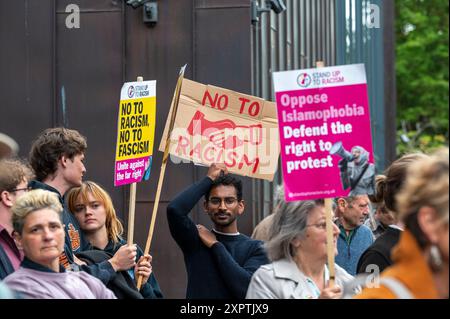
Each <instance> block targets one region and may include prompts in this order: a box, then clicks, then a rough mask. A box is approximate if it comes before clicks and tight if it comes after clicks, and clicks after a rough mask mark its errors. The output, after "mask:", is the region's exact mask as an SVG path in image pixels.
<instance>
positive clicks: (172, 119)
mask: <svg viewBox="0 0 450 319" xmlns="http://www.w3.org/2000/svg"><path fill="white" fill-rule="evenodd" d="M185 69H186V65H185V66H183V67H182V68H181V70H180V75H179V76H178V81H177V86H176V88H175V94H174V97H173V110H172V116H171V117H170V124H169V131H168V133H167V139H166V147H165V149H164V155H163V160H162V164H161V171H160V173H159V180H158V188H157V189H156V196H155V205H154V206H153V212H152V220H151V222H150V230H149V233H148V237H147V243H146V244H145V250H144V255H146V254H148V253H149V251H150V245H151V243H152V238H153V230H154V228H155V222H156V214H157V212H158V206H159V199H160V196H161V189H162V185H163V181H164V173H165V172H166V166H167V160H168V159H169V149H170V136H171V135H172V130H173V126H174V125H175V117H176V115H177V109H178V102H179V101H180V93H181V85H182V83H183V78H184V71H185ZM141 286H142V276H139V277H138V282H137V288H138V290H140V289H141Z"/></svg>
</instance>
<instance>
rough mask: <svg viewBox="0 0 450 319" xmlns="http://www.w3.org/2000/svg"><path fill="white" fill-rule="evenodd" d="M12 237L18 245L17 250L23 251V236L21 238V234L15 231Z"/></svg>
mask: <svg viewBox="0 0 450 319" xmlns="http://www.w3.org/2000/svg"><path fill="white" fill-rule="evenodd" d="M12 236H13V238H14V242H15V243H16V246H17V248H19V249H20V250H22V249H23V245H22V236H20V234H19V233H18V232H16V231H15V230H14V231H13V233H12Z"/></svg>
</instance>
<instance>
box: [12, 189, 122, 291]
mask: <svg viewBox="0 0 450 319" xmlns="http://www.w3.org/2000/svg"><path fill="white" fill-rule="evenodd" d="M12 211H13V217H12V220H13V228H14V237H15V240H16V242H17V243H18V245H19V247H20V248H22V249H23V252H24V255H25V257H24V260H23V261H22V263H21V266H20V268H19V269H18V270H17V271H16V272H14V273H12V274H11V275H9V276H8V277H6V279H5V280H4V282H5V283H6V284H7V285H8V287H10V288H11V289H13V290H14V291H16V292H18V293H19V294H20V295H21V296H23V297H24V298H31V299H47V298H48V299H115V298H116V297H115V296H114V294H113V292H112V291H110V290H109V289H108V288H106V287H105V286H104V285H103V283H102V282H101V281H100V280H98V279H97V278H95V277H93V276H91V275H89V274H88V273H86V272H84V271H80V272H71V271H65V269H64V267H62V266H60V264H59V256H60V255H61V253H62V251H63V250H64V236H65V234H64V226H63V224H62V221H61V213H62V211H63V208H62V206H61V204H60V202H59V199H58V196H57V195H56V194H54V193H52V192H49V191H45V190H41V189H38V190H33V191H31V192H28V193H26V194H24V195H22V197H20V198H19V199H18V200H17V201H16V203H15V204H14V206H13V207H12Z"/></svg>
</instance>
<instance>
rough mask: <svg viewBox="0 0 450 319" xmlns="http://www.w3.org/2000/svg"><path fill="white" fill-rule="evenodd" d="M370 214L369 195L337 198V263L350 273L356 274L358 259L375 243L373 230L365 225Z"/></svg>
mask: <svg viewBox="0 0 450 319" xmlns="http://www.w3.org/2000/svg"><path fill="white" fill-rule="evenodd" d="M368 214H369V197H368V196H367V195H357V196H352V197H340V198H337V199H336V212H335V215H336V217H338V222H337V225H338V226H339V229H340V230H341V233H340V234H339V237H338V242H337V248H338V255H337V256H336V263H337V264H338V265H339V266H341V267H342V268H344V269H345V270H346V271H347V272H348V273H349V274H350V275H353V276H354V275H356V268H357V265H358V260H359V258H360V257H361V255H362V254H363V252H364V251H365V250H366V249H367V248H368V247H369V246H370V245H372V243H373V235H372V231H371V230H370V228H369V227H367V226H365V225H363V224H364V221H365V220H366V218H367V216H368Z"/></svg>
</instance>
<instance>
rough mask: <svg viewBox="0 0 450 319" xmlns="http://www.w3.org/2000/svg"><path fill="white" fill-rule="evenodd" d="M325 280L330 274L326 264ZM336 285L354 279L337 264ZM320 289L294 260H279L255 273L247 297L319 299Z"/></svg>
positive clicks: (341, 285) (341, 284)
mask: <svg viewBox="0 0 450 319" xmlns="http://www.w3.org/2000/svg"><path fill="white" fill-rule="evenodd" d="M324 267H325V281H326V282H327V281H328V280H329V279H330V274H329V271H328V268H327V266H326V265H325V266H324ZM335 270H336V281H335V283H336V285H338V286H340V287H342V288H343V285H344V284H345V283H346V282H349V281H351V280H353V276H351V275H350V274H348V273H347V272H346V271H345V270H344V269H343V268H341V267H339V266H338V265H335ZM319 296H320V289H319V288H318V287H317V286H316V284H315V283H314V281H313V280H312V279H311V278H309V277H307V276H305V274H303V272H302V271H301V270H300V269H299V268H298V267H297V264H296V263H295V262H294V261H289V260H287V259H281V260H277V261H275V262H273V263H271V264H268V265H264V266H261V267H260V268H259V269H258V270H257V271H256V272H255V273H254V274H253V277H252V279H251V281H250V285H249V287H248V290H247V296H246V298H247V299H317V298H319Z"/></svg>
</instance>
